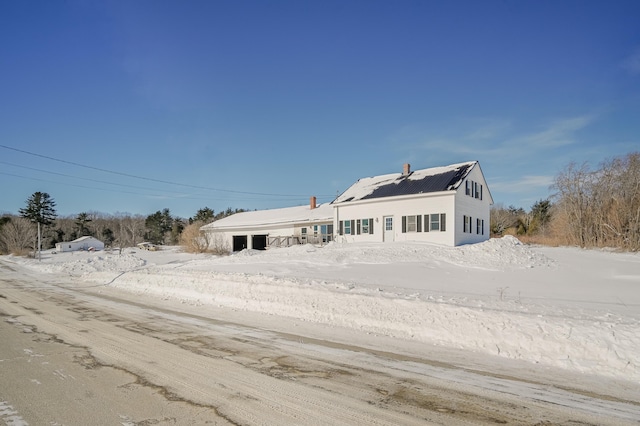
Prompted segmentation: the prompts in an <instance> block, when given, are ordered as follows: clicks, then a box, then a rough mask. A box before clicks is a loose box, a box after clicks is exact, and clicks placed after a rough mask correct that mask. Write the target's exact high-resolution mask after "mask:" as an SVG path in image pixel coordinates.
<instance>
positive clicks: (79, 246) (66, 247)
mask: <svg viewBox="0 0 640 426" xmlns="http://www.w3.org/2000/svg"><path fill="white" fill-rule="evenodd" d="M77 250H104V243H103V242H102V241H100V240H98V239H97V238H94V237H80V238H78V239H75V240H73V241H67V242H63V243H56V252H58V253H63V252H66V251H77Z"/></svg>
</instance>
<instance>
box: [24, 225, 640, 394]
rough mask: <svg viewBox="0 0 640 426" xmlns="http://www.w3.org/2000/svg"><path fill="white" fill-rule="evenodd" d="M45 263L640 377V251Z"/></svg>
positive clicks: (352, 252)
mask: <svg viewBox="0 0 640 426" xmlns="http://www.w3.org/2000/svg"><path fill="white" fill-rule="evenodd" d="M12 260H13V261H17V262H20V263H22V264H25V265H27V266H29V267H30V268H31V269H32V270H33V271H34V272H38V273H65V274H69V275H71V276H73V277H75V279H76V280H78V281H81V282H83V283H84V284H86V285H89V283H91V285H108V286H110V287H115V288H118V289H121V290H123V291H128V292H132V293H134V294H137V295H147V296H149V297H156V298H161V299H164V300H165V301H175V302H176V303H182V304H184V303H187V304H190V305H195V306H200V305H211V306H216V307H221V308H229V309H233V310H234V311H236V312H252V313H261V314H268V315H269V316H270V318H272V319H274V318H275V320H280V321H291V320H295V321H298V322H300V321H302V322H310V323H320V324H323V325H325V326H329V327H335V328H336V330H345V329H348V330H352V331H353V330H359V331H360V332H361V334H362V335H369V336H372V338H373V336H388V337H392V338H396V339H401V340H403V341H416V342H421V343H426V344H430V345H436V346H439V347H445V348H456V349H462V350H465V351H469V353H482V354H488V355H495V356H499V357H505V358H509V359H516V360H524V361H527V362H530V363H532V364H537V365H538V366H540V367H544V366H548V367H560V368H564V369H568V370H572V371H574V372H575V371H577V372H582V373H585V374H593V375H601V376H607V377H611V378H616V379H623V380H631V381H636V382H638V381H640V255H639V254H637V253H636V254H634V253H616V252H613V251H606V250H581V249H577V248H548V247H531V246H526V245H523V244H520V243H519V241H518V240H516V239H515V238H513V237H504V238H501V239H491V240H489V241H487V242H485V243H481V244H475V245H467V246H461V247H455V248H450V247H442V246H435V245H430V244H421V243H397V244H378V243H376V244H338V243H332V244H329V245H327V246H324V247H314V246H311V245H305V246H296V247H290V248H280V249H271V250H267V251H251V250H248V251H243V252H240V253H236V254H234V255H231V256H224V257H217V256H211V255H202V254H200V255H193V254H186V253H182V252H181V251H180V249H179V248H175V247H173V248H165V249H164V250H162V251H158V252H147V251H141V250H138V249H126V250H124V251H123V253H122V254H119V253H117V252H113V253H110V252H94V253H88V252H75V253H61V254H51V253H49V252H46V253H43V256H42V260H41V261H36V260H33V259H24V258H13V259H12Z"/></svg>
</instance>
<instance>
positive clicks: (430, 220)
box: [424, 213, 447, 232]
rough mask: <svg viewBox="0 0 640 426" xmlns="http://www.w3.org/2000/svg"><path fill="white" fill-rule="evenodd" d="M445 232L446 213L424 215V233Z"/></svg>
mask: <svg viewBox="0 0 640 426" xmlns="http://www.w3.org/2000/svg"><path fill="white" fill-rule="evenodd" d="M446 230H447V215H446V213H431V214H425V215H424V232H432V231H440V232H445V231H446Z"/></svg>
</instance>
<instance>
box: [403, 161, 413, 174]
mask: <svg viewBox="0 0 640 426" xmlns="http://www.w3.org/2000/svg"><path fill="white" fill-rule="evenodd" d="M410 173H411V164H409V163H405V165H404V166H403V167H402V176H409V174H410Z"/></svg>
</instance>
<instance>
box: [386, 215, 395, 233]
mask: <svg viewBox="0 0 640 426" xmlns="http://www.w3.org/2000/svg"><path fill="white" fill-rule="evenodd" d="M384 230H385V231H393V218H392V217H385V218H384Z"/></svg>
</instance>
